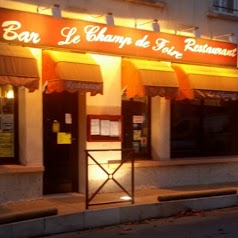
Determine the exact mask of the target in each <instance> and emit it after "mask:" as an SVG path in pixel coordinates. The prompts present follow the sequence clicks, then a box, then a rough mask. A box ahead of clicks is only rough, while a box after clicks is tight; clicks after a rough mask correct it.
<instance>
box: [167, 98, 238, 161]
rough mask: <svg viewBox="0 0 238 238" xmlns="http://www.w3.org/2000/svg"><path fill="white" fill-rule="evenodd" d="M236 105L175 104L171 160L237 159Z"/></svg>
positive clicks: (237, 118)
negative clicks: (227, 156) (204, 157)
mask: <svg viewBox="0 0 238 238" xmlns="http://www.w3.org/2000/svg"><path fill="white" fill-rule="evenodd" d="M237 121H238V102H234V101H232V102H229V101H222V100H208V99H205V100H184V101H174V102H172V106H171V157H172V158H179V157H199V156H201V157H202V156H225V155H238V124H237V123H236V122H237Z"/></svg>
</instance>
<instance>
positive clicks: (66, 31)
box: [58, 27, 80, 45]
mask: <svg viewBox="0 0 238 238" xmlns="http://www.w3.org/2000/svg"><path fill="white" fill-rule="evenodd" d="M76 32H77V28H76V27H72V28H70V27H64V28H63V29H62V30H61V35H62V36H64V37H65V40H64V41H59V42H58V45H70V44H77V43H79V42H80V35H75V33H76Z"/></svg>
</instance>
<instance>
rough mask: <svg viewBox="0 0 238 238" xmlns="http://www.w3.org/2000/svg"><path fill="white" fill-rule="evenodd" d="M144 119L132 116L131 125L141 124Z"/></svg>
mask: <svg viewBox="0 0 238 238" xmlns="http://www.w3.org/2000/svg"><path fill="white" fill-rule="evenodd" d="M143 122H144V117H143V116H140V115H134V116H133V123H143Z"/></svg>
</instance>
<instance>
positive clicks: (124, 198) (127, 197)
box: [120, 196, 132, 201]
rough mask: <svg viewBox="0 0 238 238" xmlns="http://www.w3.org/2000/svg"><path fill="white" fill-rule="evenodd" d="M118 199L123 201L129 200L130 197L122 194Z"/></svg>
mask: <svg viewBox="0 0 238 238" xmlns="http://www.w3.org/2000/svg"><path fill="white" fill-rule="evenodd" d="M120 199H121V200H124V201H130V200H131V199H132V198H131V197H130V196H122V197H120Z"/></svg>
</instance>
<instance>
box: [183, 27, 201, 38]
mask: <svg viewBox="0 0 238 238" xmlns="http://www.w3.org/2000/svg"><path fill="white" fill-rule="evenodd" d="M179 31H180V32H192V33H193V35H194V36H195V37H197V38H200V37H201V33H200V30H199V27H198V26H195V27H190V28H187V29H184V30H179Z"/></svg>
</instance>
